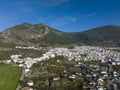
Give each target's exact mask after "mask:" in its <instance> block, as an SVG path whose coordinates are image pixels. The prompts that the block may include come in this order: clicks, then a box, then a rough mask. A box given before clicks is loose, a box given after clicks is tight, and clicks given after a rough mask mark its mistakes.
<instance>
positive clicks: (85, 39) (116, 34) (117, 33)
mask: <svg viewBox="0 0 120 90" xmlns="http://www.w3.org/2000/svg"><path fill="white" fill-rule="evenodd" d="M70 35H71V36H72V37H73V38H74V39H75V40H77V41H79V42H82V43H83V44H85V45H93V46H95V45H97V46H98V45H100V46H120V26H115V25H107V26H102V27H97V28H94V29H90V30H86V31H83V32H77V33H70Z"/></svg>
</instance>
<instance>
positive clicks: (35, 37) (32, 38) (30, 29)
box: [0, 23, 76, 46]
mask: <svg viewBox="0 0 120 90" xmlns="http://www.w3.org/2000/svg"><path fill="white" fill-rule="evenodd" d="M0 38H3V40H4V42H6V43H10V44H15V45H23V46H26V45H27V46H32V45H35V46H49V45H69V44H73V43H76V41H75V40H74V39H73V38H71V37H70V36H69V35H68V34H67V33H64V32H61V31H58V30H56V29H53V28H51V27H49V26H46V25H44V24H34V25H32V24H29V23H22V24H20V25H16V26H14V27H11V28H8V29H6V30H5V31H3V32H2V33H1V34H0Z"/></svg>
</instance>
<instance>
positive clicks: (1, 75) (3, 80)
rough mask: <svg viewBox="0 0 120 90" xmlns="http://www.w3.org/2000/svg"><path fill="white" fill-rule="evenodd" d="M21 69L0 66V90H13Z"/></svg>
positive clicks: (11, 66)
mask: <svg viewBox="0 0 120 90" xmlns="http://www.w3.org/2000/svg"><path fill="white" fill-rule="evenodd" d="M21 70H22V69H21V68H19V67H16V66H13V65H5V64H0V90H15V89H16V87H17V85H18V83H19V77H20V74H21Z"/></svg>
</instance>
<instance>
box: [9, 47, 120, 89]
mask: <svg viewBox="0 0 120 90" xmlns="http://www.w3.org/2000/svg"><path fill="white" fill-rule="evenodd" d="M16 48H21V47H16ZM22 48H23V47H22ZM24 48H26V47H24ZM31 48H34V47H29V49H31ZM56 56H64V57H65V58H66V59H67V60H68V61H71V60H74V61H76V62H78V64H77V65H75V66H76V67H78V66H80V67H85V65H84V63H82V62H81V61H84V62H85V61H87V60H95V61H101V62H102V63H106V62H107V60H106V57H111V58H112V59H113V61H112V65H116V64H117V65H120V53H119V52H116V51H112V50H110V49H105V48H100V47H91V46H81V47H75V48H74V49H68V48H53V49H50V50H49V51H47V52H46V53H44V54H43V55H42V56H41V57H38V58H30V57H27V58H20V57H21V55H11V56H10V58H11V60H7V63H8V64H9V63H11V62H13V63H15V64H18V66H19V67H23V68H24V74H27V73H29V72H30V71H31V70H30V68H31V67H32V65H33V64H35V63H37V62H40V61H43V60H48V59H50V58H54V57H56ZM57 62H60V60H57ZM89 68H93V69H94V70H96V71H97V70H98V71H99V70H100V69H101V71H100V73H101V74H102V77H99V78H97V73H94V72H89V73H88V74H87V76H88V77H94V79H95V78H97V79H95V80H93V81H92V82H90V83H89V85H90V86H91V87H98V90H104V87H103V86H104V84H105V83H104V80H105V78H106V77H108V70H107V69H105V68H104V67H103V68H100V66H98V65H92V64H90V65H89ZM78 74H79V75H81V73H78ZM76 75H77V74H72V75H70V76H69V78H71V79H76ZM114 77H115V79H116V80H118V79H119V73H117V72H116V71H114ZM58 79H60V78H55V79H54V80H58ZM96 82H97V85H96ZM27 84H28V86H33V85H34V83H33V81H29V82H28V83H27Z"/></svg>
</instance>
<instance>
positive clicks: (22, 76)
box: [16, 68, 25, 90]
mask: <svg viewBox="0 0 120 90" xmlns="http://www.w3.org/2000/svg"><path fill="white" fill-rule="evenodd" d="M24 75H25V68H23V70H22V73H21V76H20V81H22V80H24ZM20 88H21V86H20V83H18V86H17V88H16V90H20Z"/></svg>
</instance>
